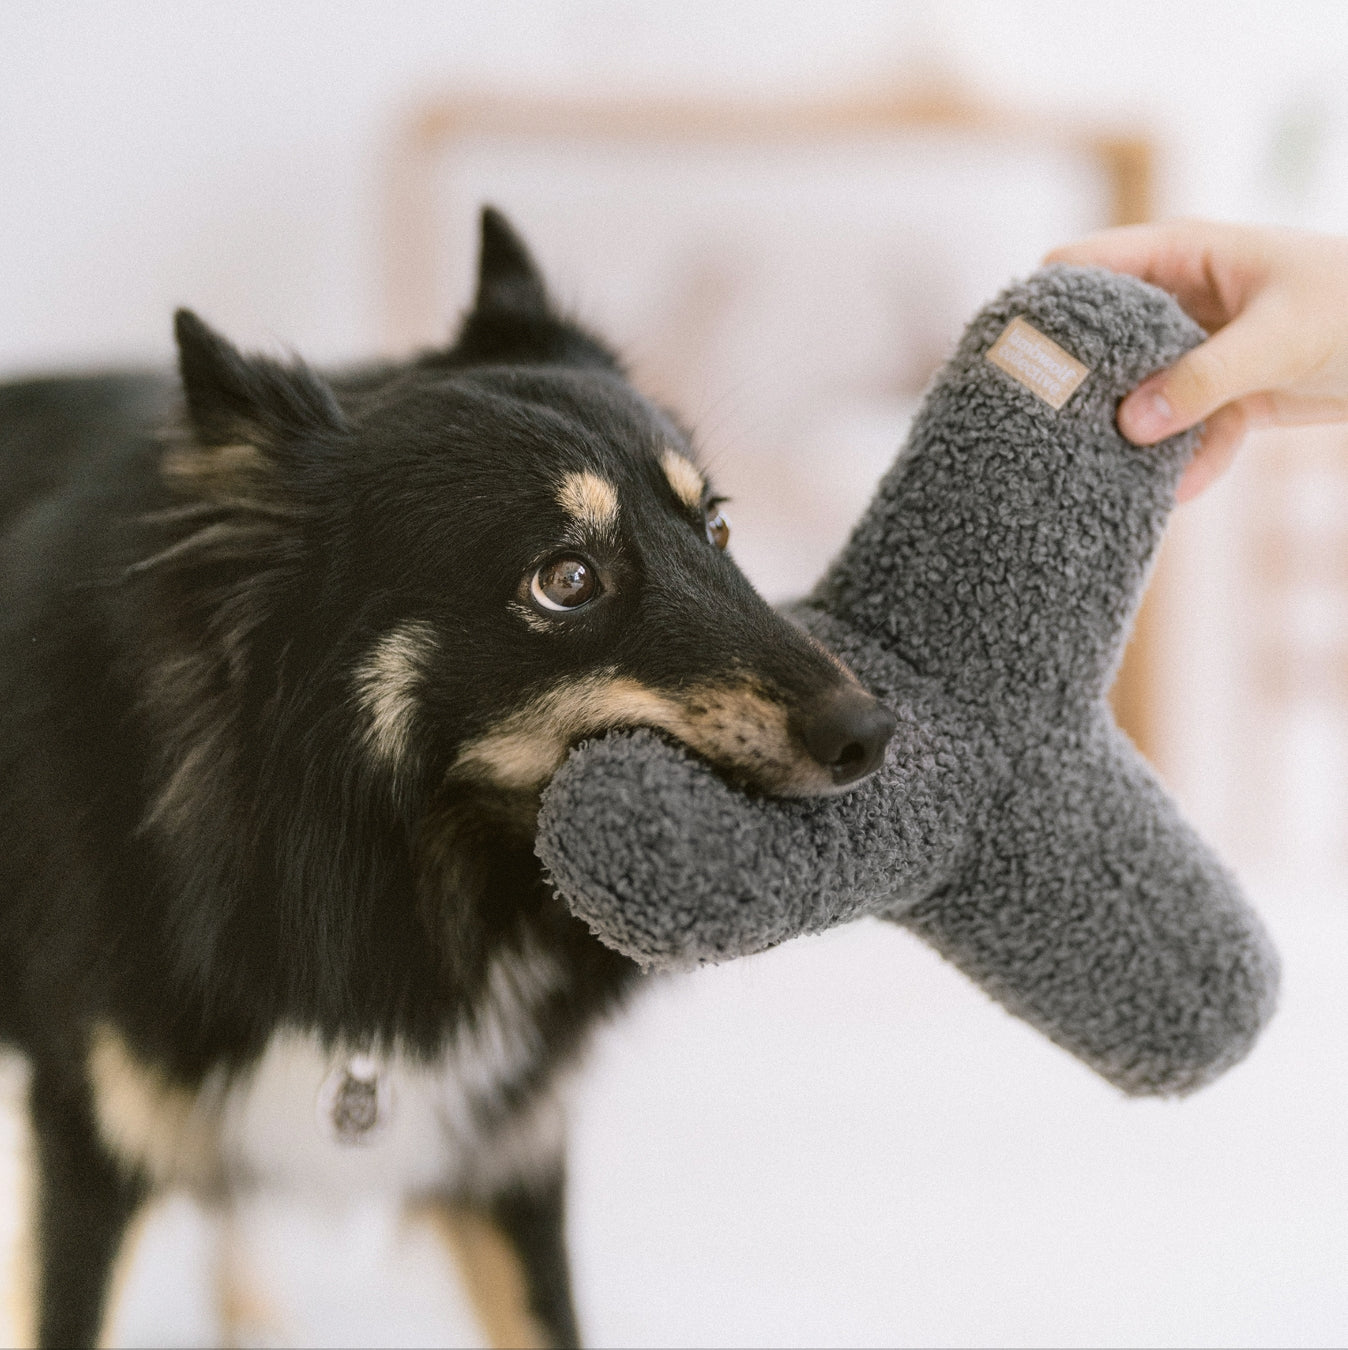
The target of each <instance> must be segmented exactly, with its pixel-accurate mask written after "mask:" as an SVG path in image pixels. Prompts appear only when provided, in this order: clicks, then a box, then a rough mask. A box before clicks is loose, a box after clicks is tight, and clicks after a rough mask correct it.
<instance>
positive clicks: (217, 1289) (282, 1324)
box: [212, 1206, 286, 1350]
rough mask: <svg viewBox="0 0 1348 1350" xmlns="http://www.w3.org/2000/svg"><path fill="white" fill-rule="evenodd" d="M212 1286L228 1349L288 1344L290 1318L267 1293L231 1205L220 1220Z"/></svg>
mask: <svg viewBox="0 0 1348 1350" xmlns="http://www.w3.org/2000/svg"><path fill="white" fill-rule="evenodd" d="M212 1284H213V1288H214V1294H215V1313H216V1318H217V1319H218V1321H219V1323H220V1333H221V1344H222V1345H223V1346H224V1347H225V1350H235V1347H239V1346H245V1345H259V1344H260V1345H280V1344H283V1343H284V1342H285V1340H286V1319H285V1318H284V1317H283V1316H282V1315H281V1313H280V1311H279V1310H278V1309H277V1307H276V1305H275V1303H274V1302H273V1301H272V1300H271V1299H269V1298H268V1297H267V1295H266V1293H265V1292H264V1291H263V1288H262V1282H261V1280H260V1279H259V1278H258V1275H257V1272H256V1270H255V1269H254V1268H253V1267H252V1265H251V1264H250V1263H249V1261H248V1257H247V1252H246V1248H245V1243H244V1240H243V1235H242V1234H241V1233H240V1231H239V1224H238V1221H237V1219H236V1217H235V1215H234V1212H233V1208H232V1207H231V1206H227V1207H226V1209H225V1211H224V1215H223V1217H222V1219H221V1221H220V1229H219V1234H218V1237H217V1244H216V1255H215V1270H214V1278H213V1280H212Z"/></svg>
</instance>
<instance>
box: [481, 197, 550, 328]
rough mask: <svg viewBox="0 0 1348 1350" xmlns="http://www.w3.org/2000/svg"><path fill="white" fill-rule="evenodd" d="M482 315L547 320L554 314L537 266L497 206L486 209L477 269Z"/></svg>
mask: <svg viewBox="0 0 1348 1350" xmlns="http://www.w3.org/2000/svg"><path fill="white" fill-rule="evenodd" d="M473 308H474V311H475V312H476V313H478V314H484V313H504V314H512V315H516V316H518V317H520V318H529V317H534V318H540V319H541V318H545V317H547V316H548V315H549V314H550V313H551V306H550V305H549V303H548V291H547V287H546V286H545V285H544V283H543V275H542V273H541V272H540V271H539V270H538V265H537V263H535V262H534V260H533V257H532V256H531V255H530V253H529V249H528V247H527V246H526V245H525V243H524V240H522V239H521V238H520V237H519V235H518V234H517V233H516V232H515V229H514V227H513V226H512V225H511V223H510V222H509V221H508V220H507V219H506V218H505V216H503V215H502V214H501V213H500V212H499V211H498V210H497V209H496V208H495V207H494V206H484V207H483V208H482V245H481V252H480V254H479V261H478V269H477V299H476V301H475V302H474V305H473Z"/></svg>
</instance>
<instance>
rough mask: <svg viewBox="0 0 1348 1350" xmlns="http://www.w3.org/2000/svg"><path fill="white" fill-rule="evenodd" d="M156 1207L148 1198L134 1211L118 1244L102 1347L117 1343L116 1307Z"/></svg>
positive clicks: (106, 1301) (106, 1300)
mask: <svg viewBox="0 0 1348 1350" xmlns="http://www.w3.org/2000/svg"><path fill="white" fill-rule="evenodd" d="M153 1210H154V1202H153V1201H150V1200H147V1201H146V1202H145V1203H144V1204H143V1205H141V1207H140V1208H139V1209H138V1210H137V1211H136V1212H135V1214H134V1215H132V1217H131V1222H130V1223H128V1224H127V1226H126V1229H125V1231H124V1232H123V1233H122V1241H121V1245H120V1246H119V1247H118V1248H117V1255H116V1256H115V1257H114V1258H113V1262H112V1269H111V1270H110V1271H109V1272H108V1289H107V1294H106V1295H105V1296H104V1299H103V1325H102V1327H101V1328H100V1329H99V1333H98V1341H97V1344H98V1346H99V1350H108V1347H111V1346H113V1345H115V1344H116V1341H115V1340H114V1339H113V1332H115V1331H116V1330H117V1310H118V1309H119V1308H120V1307H121V1304H122V1298H123V1296H124V1295H125V1293H126V1286H127V1282H128V1280H130V1278H131V1271H132V1269H133V1268H134V1266H135V1264H136V1253H137V1252H138V1251H139V1249H140V1244H141V1239H142V1238H143V1237H144V1236H145V1230H146V1228H147V1227H149V1223H150V1215H151V1213H152V1211H153Z"/></svg>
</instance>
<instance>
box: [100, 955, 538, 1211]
mask: <svg viewBox="0 0 1348 1350" xmlns="http://www.w3.org/2000/svg"><path fill="white" fill-rule="evenodd" d="M563 984H564V974H563V972H562V970H561V969H560V967H559V965H558V963H557V961H556V960H555V958H553V957H552V956H550V955H548V954H546V953H543V952H541V951H537V950H533V951H529V952H526V953H523V954H513V955H501V956H498V957H497V958H496V959H494V960H493V961H492V963H491V965H490V967H489V971H488V976H487V980H486V987H485V991H484V995H483V997H482V999H481V1001H480V1003H479V1004H478V1006H477V1007H476V1008H475V1009H474V1010H473V1013H472V1015H471V1016H468V1017H465V1018H464V1019H463V1020H462V1021H461V1022H460V1023H459V1024H458V1026H457V1027H456V1028H455V1029H454V1031H453V1032H452V1033H451V1034H450V1035H449V1036H448V1037H447V1039H446V1042H445V1045H444V1047H443V1049H442V1050H441V1051H440V1053H439V1054H437V1055H432V1056H429V1057H427V1056H424V1055H419V1054H413V1053H411V1052H409V1051H407V1050H406V1049H399V1048H393V1049H391V1050H380V1049H375V1048H373V1047H370V1046H357V1045H353V1044H344V1043H342V1042H340V1041H339V1042H337V1043H335V1044H328V1045H325V1044H324V1043H323V1042H322V1041H321V1040H320V1038H319V1037H318V1036H316V1035H314V1034H312V1033H306V1032H304V1031H301V1030H298V1029H296V1028H290V1027H282V1028H279V1029H277V1030H276V1031H275V1032H274V1033H273V1035H272V1036H271V1037H270V1039H269V1040H268V1041H267V1043H266V1045H265V1047H264V1049H263V1050H262V1052H261V1054H260V1055H258V1056H257V1057H256V1058H255V1059H254V1060H253V1061H252V1062H251V1063H249V1064H248V1065H247V1066H246V1067H244V1068H241V1069H237V1070H234V1071H232V1072H229V1071H226V1070H225V1069H223V1068H220V1067H217V1068H214V1069H212V1070H210V1071H208V1072H207V1073H206V1075H205V1076H204V1077H203V1078H202V1080H201V1081H200V1082H199V1083H197V1084H195V1085H192V1086H188V1085H185V1084H183V1083H180V1082H175V1081H174V1080H173V1079H172V1078H171V1077H169V1076H168V1075H167V1074H165V1073H164V1072H163V1070H162V1069H160V1068H157V1067H156V1066H154V1065H153V1064H152V1063H149V1062H147V1061H146V1060H144V1059H143V1058H141V1057H139V1056H138V1055H137V1054H136V1053H135V1051H133V1050H132V1049H131V1047H130V1046H129V1045H128V1043H127V1041H126V1040H125V1038H124V1037H122V1036H121V1035H120V1034H119V1033H118V1032H117V1031H116V1030H114V1029H113V1028H112V1027H111V1026H108V1025H101V1026H99V1027H98V1028H97V1030H96V1031H95V1034H94V1036H93V1039H92V1042H91V1045H90V1049H89V1056H88V1073H89V1081H90V1083H91V1085H92V1088H93V1097H94V1110H95V1115H96V1118H97V1121H98V1126H99V1130H100V1132H101V1134H102V1136H103V1138H104V1141H105V1143H106V1144H107V1146H108V1148H109V1149H110V1150H111V1151H112V1152H113V1153H114V1155H115V1156H117V1157H119V1158H120V1159H122V1160H123V1161H124V1162H125V1163H126V1164H127V1165H129V1166H130V1167H133V1168H135V1169H137V1170H140V1171H142V1172H144V1173H146V1174H147V1175H149V1176H150V1177H152V1178H153V1179H154V1180H155V1181H156V1182H157V1183H159V1184H161V1185H169V1186H171V1185H181V1186H187V1187H190V1188H192V1189H195V1190H197V1191H199V1192H203V1193H207V1194H210V1193H214V1192H218V1191H220V1190H230V1191H233V1190H241V1189H249V1188H253V1187H267V1188H280V1189H284V1190H298V1191H302V1192H311V1193H315V1194H322V1195H324V1196H327V1197H340V1196H343V1195H350V1194H354V1193H358V1192H361V1191H372V1190H378V1191H382V1192H385V1193H389V1194H400V1195H404V1196H415V1195H418V1194H430V1193H435V1194H446V1193H449V1194H460V1195H489V1194H491V1193H492V1192H493V1190H494V1189H495V1188H497V1187H499V1186H500V1185H502V1184H503V1183H505V1182H506V1181H513V1180H516V1179H519V1178H521V1177H527V1176H528V1175H529V1174H530V1173H531V1172H533V1171H539V1170H541V1169H544V1168H546V1167H549V1166H552V1165H555V1162H556V1159H557V1157H558V1155H559V1150H560V1146H561V1105H560V1085H559V1083H558V1082H557V1080H556V1075H555V1073H554V1072H553V1065H552V1064H551V1063H550V1062H549V1060H550V1057H549V1055H548V1046H547V1036H546V1035H545V1033H544V1031H543V1029H542V1028H541V1027H540V1018H541V1017H542V1016H543V1015H544V1013H545V1009H546V1008H547V1007H548V1006H549V1004H550V1002H551V1000H553V999H554V998H555V997H556V996H557V994H558V993H559V991H560V990H561V988H562V987H563Z"/></svg>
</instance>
